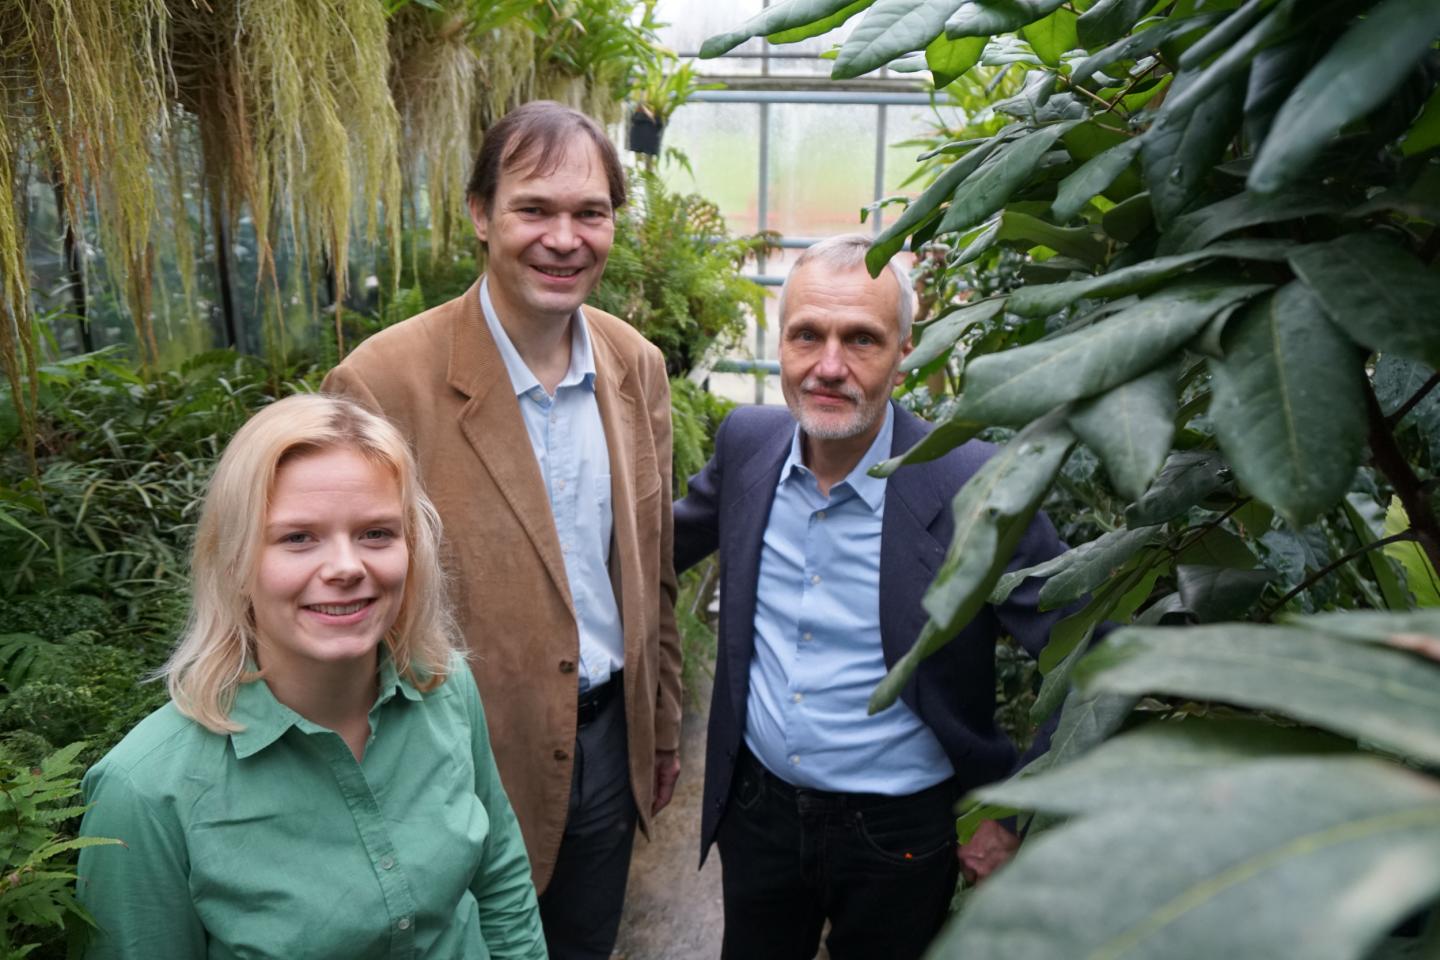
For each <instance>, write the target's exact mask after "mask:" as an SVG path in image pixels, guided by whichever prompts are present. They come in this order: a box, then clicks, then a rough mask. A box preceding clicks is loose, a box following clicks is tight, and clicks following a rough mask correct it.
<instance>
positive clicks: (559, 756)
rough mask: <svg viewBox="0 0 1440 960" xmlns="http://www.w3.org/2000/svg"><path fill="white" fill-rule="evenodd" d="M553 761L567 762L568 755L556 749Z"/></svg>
mask: <svg viewBox="0 0 1440 960" xmlns="http://www.w3.org/2000/svg"><path fill="white" fill-rule="evenodd" d="M555 759H556V760H569V759H570V754H568V753H566V752H565V751H564V750H560V749H558V748H557V749H556V750H555Z"/></svg>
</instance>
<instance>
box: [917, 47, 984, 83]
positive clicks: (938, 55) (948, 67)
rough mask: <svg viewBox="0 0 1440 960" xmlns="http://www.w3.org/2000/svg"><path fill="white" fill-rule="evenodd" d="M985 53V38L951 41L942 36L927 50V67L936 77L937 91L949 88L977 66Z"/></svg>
mask: <svg viewBox="0 0 1440 960" xmlns="http://www.w3.org/2000/svg"><path fill="white" fill-rule="evenodd" d="M984 52H985V38H984V37H966V38H965V39H963V40H951V39H950V38H949V37H947V36H945V34H943V33H942V34H940V35H939V36H938V37H936V38H935V39H934V40H931V41H930V45H929V46H927V47H926V48H925V65H926V66H927V67H929V68H930V72H931V73H933V74H934V75H935V89H937V90H938V89H940V88H941V87H947V86H949V85H950V84H951V83H953V82H954V81H955V80H957V79H959V77H960V76H961V75H962V74H964V73H965V72H966V71H967V70H969V69H970V68H971V67H973V66H975V64H977V63H979V62H980V54H982V53H984Z"/></svg>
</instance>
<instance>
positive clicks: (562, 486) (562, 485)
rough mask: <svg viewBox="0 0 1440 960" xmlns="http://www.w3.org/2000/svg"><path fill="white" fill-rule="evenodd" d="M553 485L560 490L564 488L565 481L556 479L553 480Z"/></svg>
mask: <svg viewBox="0 0 1440 960" xmlns="http://www.w3.org/2000/svg"><path fill="white" fill-rule="evenodd" d="M555 486H557V487H559V488H560V489H561V490H564V489H565V481H564V480H556V481H555Z"/></svg>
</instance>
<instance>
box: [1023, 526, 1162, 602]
mask: <svg viewBox="0 0 1440 960" xmlns="http://www.w3.org/2000/svg"><path fill="white" fill-rule="evenodd" d="M1159 535H1160V528H1159V527H1141V528H1139V529H1138V530H1112V531H1111V532H1110V533H1106V534H1102V535H1101V536H1099V537H1097V538H1095V539H1094V540H1091V541H1088V542H1086V543H1082V544H1080V545H1079V546H1078V547H1075V548H1074V549H1072V550H1070V551H1069V553H1067V554H1066V556H1068V557H1070V562H1069V563H1067V564H1065V566H1064V567H1063V568H1062V569H1060V570H1058V571H1057V572H1056V573H1055V574H1054V575H1052V576H1051V577H1050V579H1048V580H1046V581H1045V586H1043V587H1041V588H1040V609H1041V610H1053V609H1054V608H1055V607H1058V606H1061V605H1063V604H1066V603H1069V602H1070V601H1071V600H1078V599H1079V598H1080V597H1083V596H1084V595H1085V594H1087V593H1089V592H1090V591H1091V590H1094V589H1095V588H1096V587H1098V586H1100V585H1101V584H1102V583H1104V582H1105V581H1106V580H1109V579H1110V578H1111V577H1112V576H1114V575H1115V572H1116V571H1117V570H1119V569H1120V568H1121V567H1123V566H1124V565H1125V564H1126V563H1128V562H1129V561H1130V559H1131V558H1132V557H1134V556H1135V554H1137V553H1139V552H1140V551H1141V550H1143V549H1144V548H1145V547H1147V546H1148V545H1150V544H1152V543H1154V542H1155V540H1156V538H1157V537H1158V536H1159Z"/></svg>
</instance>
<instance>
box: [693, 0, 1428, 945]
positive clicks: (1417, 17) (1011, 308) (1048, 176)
mask: <svg viewBox="0 0 1440 960" xmlns="http://www.w3.org/2000/svg"><path fill="white" fill-rule="evenodd" d="M862 12H863V15H862ZM856 15H862V17H861V19H860V20H859V22H858V24H857V25H856V26H855V27H854V29H853V30H852V32H851V33H850V34H849V37H848V39H847V40H846V42H845V43H844V44H843V45H842V46H841V47H840V48H839V50H838V51H837V53H836V56H835V68H834V74H833V75H834V76H835V77H836V78H850V77H856V76H860V75H861V74H864V73H867V72H869V71H872V70H875V69H877V68H879V67H881V66H884V65H886V64H895V65H896V66H899V67H901V68H905V67H908V66H914V65H916V64H917V63H918V62H923V63H924V64H925V65H926V66H928V67H929V69H930V70H931V72H932V74H933V75H934V77H935V83H936V85H937V87H947V86H949V85H951V84H953V83H955V82H956V78H960V82H961V83H962V84H963V83H966V82H967V81H966V79H965V78H966V75H967V74H969V73H971V72H972V71H980V70H990V71H1001V72H1003V74H1008V75H1009V76H1010V77H1012V78H1014V79H1016V80H1018V81H1019V82H1018V83H1017V84H1016V87H1015V88H1014V89H1013V90H1012V91H1011V92H1010V94H1009V95H1008V96H1006V97H1004V98H1003V99H1001V100H1000V101H999V102H995V103H993V104H991V105H990V111H991V113H990V116H989V117H980V118H978V119H977V120H976V121H975V125H976V128H975V129H970V130H959V131H956V133H957V134H958V135H957V136H956V137H955V138H954V139H953V140H951V141H950V142H947V143H945V144H943V145H939V146H937V148H936V150H935V152H934V153H933V154H932V155H931V156H930V157H927V158H925V160H926V161H927V163H928V165H929V171H930V173H931V174H932V175H933V176H934V180H933V182H932V183H931V185H930V186H929V187H928V189H926V190H925V191H924V193H922V194H921V195H920V197H919V198H918V199H916V200H915V201H914V202H912V203H910V204H909V205H908V206H907V207H906V209H905V210H904V212H903V213H902V214H901V215H900V216H899V217H898V218H897V219H896V220H895V222H894V223H893V225H892V226H891V227H890V228H889V229H888V230H886V231H885V232H884V233H883V234H881V236H880V238H879V242H878V244H877V247H876V249H875V251H874V252H873V253H872V259H871V262H870V267H871V269H872V272H878V269H879V268H880V266H881V264H882V263H883V261H884V260H885V259H886V258H887V257H889V256H890V255H891V254H892V253H894V252H895V251H897V250H899V249H900V247H901V245H902V244H903V243H904V242H905V241H906V240H907V239H908V240H909V241H910V242H911V243H912V244H914V245H915V246H916V247H917V248H918V249H920V250H921V251H922V255H923V259H924V262H925V270H926V273H927V277H926V283H927V285H928V288H929V290H930V292H931V293H933V295H934V300H935V306H934V314H933V315H938V316H937V318H936V319H934V320H932V321H930V322H928V323H927V324H926V325H925V327H924V329H923V332H922V333H921V336H920V339H919V343H918V347H917V349H916V351H915V352H914V353H913V354H911V356H910V357H909V358H908V360H907V365H906V369H907V370H909V371H911V372H913V373H914V374H915V376H914V378H913V379H912V381H911V385H912V387H915V388H916V390H917V392H918V390H919V384H920V383H921V382H922V381H923V382H925V384H926V386H925V388H924V389H925V397H924V402H925V403H926V404H927V405H930V406H931V407H932V408H933V409H934V410H935V411H936V412H937V413H938V414H939V418H940V426H939V427H938V429H937V430H936V431H935V432H934V433H932V434H931V435H930V437H929V438H928V439H927V440H926V441H924V442H922V443H921V444H920V445H919V446H917V447H916V448H915V449H913V450H911V451H909V452H908V453H907V454H905V455H904V456H903V457H900V458H897V460H896V461H895V462H892V463H889V464H886V465H885V466H884V468H883V469H884V471H886V472H888V471H891V470H894V469H896V468H899V469H903V468H904V467H903V464H904V463H908V462H914V461H918V460H923V459H927V458H930V457H933V456H936V455H938V454H940V453H942V452H944V451H945V450H948V449H950V448H951V447H953V446H954V445H956V444H957V443H960V442H963V441H965V440H967V439H969V438H970V437H974V436H977V435H981V434H985V435H987V436H991V437H992V438H996V439H1005V438H1007V437H1008V438H1009V439H1008V442H1007V443H1006V444H1005V446H1004V447H1003V448H1002V449H1001V450H1000V452H999V453H998V454H997V456H996V457H995V458H994V459H993V460H992V461H991V462H990V464H989V465H988V466H987V467H986V468H985V469H984V470H983V471H981V473H980V474H978V475H977V476H976V477H975V479H974V480H973V481H972V482H971V483H970V484H969V485H967V487H966V488H965V489H964V490H963V491H962V492H961V493H960V494H959V496H958V497H957V498H956V501H955V513H956V534H955V540H954V543H953V544H952V547H951V550H950V554H949V558H948V560H947V562H946V563H945V565H944V566H943V567H942V569H941V571H940V573H939V574H938V576H937V578H936V581H935V583H934V584H933V585H932V587H931V589H930V591H929V592H928V594H927V597H926V601H925V602H926V607H927V610H928V611H929V613H930V615H931V621H930V623H929V625H928V626H927V628H926V630H925V632H924V634H923V635H922V637H921V639H920V641H919V642H918V643H917V646H916V648H915V651H914V653H913V655H912V656H911V657H909V658H907V659H906V660H905V661H903V662H902V663H901V664H900V665H898V667H897V669H896V670H895V671H894V672H893V673H892V675H891V676H890V677H889V678H888V679H887V681H886V682H885V683H884V684H883V685H882V686H881V688H880V689H879V690H878V691H877V693H876V696H875V699H874V700H873V702H872V706H873V707H874V708H876V709H880V708H883V707H885V706H886V705H888V704H889V703H890V702H892V701H893V699H894V697H895V695H896V693H897V691H898V690H899V689H900V687H901V686H902V685H903V684H904V682H905V681H906V678H907V677H908V676H909V673H910V671H912V670H913V669H914V666H915V663H916V662H918V660H919V659H920V658H922V657H924V656H925V655H927V654H928V653H930V652H932V651H933V650H934V649H936V648H937V647H938V646H939V645H941V644H943V643H945V642H946V641H947V640H948V639H949V638H950V637H952V636H953V635H954V634H955V632H956V631H957V630H958V629H959V628H960V627H961V626H962V625H963V624H964V623H965V622H967V621H968V620H969V619H970V617H972V616H973V615H974V614H975V612H976V611H977V610H978V609H979V607H980V605H981V604H982V603H984V602H985V600H986V599H987V598H988V597H991V596H994V595H996V594H997V593H1004V592H1005V591H1007V590H1009V589H1012V588H1013V587H1014V585H1015V584H1016V583H1017V582H1018V581H1019V579H1021V578H1023V577H1025V576H1036V577H1045V578H1047V580H1046V583H1045V586H1044V590H1043V592H1042V594H1041V603H1042V605H1044V606H1047V607H1048V606H1052V605H1059V604H1062V603H1065V602H1067V601H1070V600H1074V599H1079V598H1086V597H1088V602H1087V603H1086V605H1085V606H1084V608H1083V609H1082V610H1081V611H1080V612H1079V613H1077V614H1075V615H1073V616H1071V617H1069V618H1068V619H1066V620H1065V621H1062V622H1061V624H1060V625H1059V626H1058V627H1057V629H1056V631H1055V633H1054V635H1053V637H1052V641H1051V643H1050V646H1049V648H1048V649H1047V651H1046V654H1045V656H1044V657H1043V658H1042V659H1041V662H1040V668H1041V670H1042V672H1043V673H1044V675H1045V679H1044V684H1043V687H1042V689H1041V691H1040V695H1039V697H1038V699H1037V702H1036V704H1035V709H1034V715H1035V716H1036V717H1037V718H1038V717H1044V716H1047V715H1049V714H1050V713H1051V712H1052V711H1053V710H1054V709H1055V708H1056V707H1057V706H1059V705H1061V704H1062V702H1063V704H1064V710H1063V714H1062V717H1061V720H1060V729H1059V732H1058V734H1057V735H1056V738H1055V740H1054V742H1053V746H1052V749H1051V751H1050V753H1049V754H1048V755H1047V756H1046V757H1045V758H1042V760H1041V761H1039V762H1038V763H1037V764H1036V765H1034V766H1032V767H1031V768H1030V769H1029V770H1027V771H1026V775H1023V776H1022V777H1021V778H1019V779H1017V780H1015V781H1013V782H1011V783H1008V784H1004V785H1000V786H997V787H994V788H991V789H989V790H986V791H982V792H981V794H980V799H981V800H982V801H985V802H987V803H991V804H997V805H1000V806H988V807H985V806H982V807H981V808H979V809H976V810H974V811H972V813H971V814H970V815H968V816H967V817H966V818H964V819H963V820H962V822H961V829H962V834H964V833H965V832H966V831H968V830H969V829H971V828H972V827H973V824H974V823H975V821H976V819H977V818H978V817H980V816H984V815H991V814H996V813H998V812H1000V811H1001V810H1006V811H1008V810H1010V809H1012V808H1017V809H1022V810H1025V811H1038V814H1037V815H1036V816H1035V817H1034V818H1032V819H1031V821H1030V822H1031V833H1032V842H1031V843H1028V844H1026V845H1025V846H1024V847H1023V848H1022V851H1021V854H1020V856H1019V857H1018V859H1017V860H1016V862H1015V863H1014V864H1013V865H1012V866H1011V867H1010V868H1009V869H1007V870H1006V871H1004V872H1002V873H1001V874H1000V875H998V876H997V877H996V878H995V879H994V880H992V881H991V882H990V883H989V884H988V885H987V886H986V887H984V888H982V889H981V890H980V891H978V892H977V893H976V894H975V895H974V896H973V897H971V898H969V901H968V904H967V906H966V907H965V909H964V910H963V912H962V913H961V915H960V916H959V918H958V920H957V922H955V923H953V924H952V925H951V927H950V928H949V929H948V930H947V932H946V933H945V934H944V935H943V936H942V940H941V942H940V944H939V945H937V948H936V952H937V954H939V955H945V956H950V955H954V956H964V957H967V958H981V960H983V958H986V957H1006V958H1013V957H1017V956H1019V957H1075V956H1091V957H1102V956H1103V957H1121V956H1125V957H1131V956H1176V957H1215V956H1226V955H1235V956H1265V957H1297V958H1299V957H1304V958H1328V957H1334V958H1341V957H1344V958H1350V957H1365V956H1372V955H1377V954H1376V951H1384V950H1386V949H1388V948H1389V947H1390V944H1387V943H1385V938H1386V935H1387V933H1389V932H1390V931H1391V929H1392V928H1393V927H1395V925H1396V924H1397V923H1399V922H1400V921H1402V920H1403V919H1405V918H1406V917H1407V915H1410V914H1411V913H1413V912H1415V911H1424V912H1426V913H1428V915H1429V921H1428V923H1429V927H1428V930H1429V932H1428V933H1427V934H1426V936H1427V937H1428V938H1429V939H1428V940H1427V941H1426V945H1425V946H1423V947H1419V948H1418V949H1420V950H1421V951H1422V952H1423V951H1427V950H1428V951H1430V952H1431V953H1432V954H1433V951H1434V950H1435V948H1436V944H1437V942H1440V908H1437V902H1440V779H1437V778H1436V777H1435V776H1434V771H1435V770H1436V768H1437V767H1440V664H1437V661H1440V617H1437V614H1436V613H1434V612H1429V613H1424V612H1421V613H1409V612H1406V611H1409V610H1411V609H1413V608H1415V607H1417V606H1429V605H1433V604H1434V603H1435V601H1436V599H1437V596H1436V594H1435V592H1434V583H1435V576H1436V574H1435V568H1436V565H1437V564H1440V525H1437V522H1436V519H1435V500H1436V496H1435V494H1436V489H1435V467H1436V461H1435V459H1434V454H1435V451H1436V446H1437V441H1440V433H1437V432H1436V428H1437V426H1440V423H1437V420H1436V414H1435V402H1436V395H1435V394H1434V393H1432V392H1431V391H1432V390H1433V389H1434V387H1435V386H1436V383H1437V382H1440V377H1437V375H1436V373H1435V369H1436V367H1437V366H1440V324H1437V322H1436V320H1435V316H1436V314H1435V310H1436V307H1435V304H1436V303H1437V297H1440V273H1437V271H1436V269H1435V263H1434V262H1435V260H1436V257H1437V254H1440V230H1437V225H1440V149H1437V148H1440V92H1437V89H1436V81H1437V79H1440V54H1437V50H1436V42H1435V41H1436V37H1437V35H1440V6H1437V5H1436V4H1434V3H1433V2H1429V0H1326V2H1320V3H1297V2H1294V0H1245V2H1243V3H1241V2H1236V0H1164V2H1161V0H1094V2H1083V0H1082V2H1065V0H873V2H871V0H862V2H860V3H846V2H844V0H786V2H783V3H779V4H776V5H774V6H771V7H769V8H767V9H766V10H764V11H763V12H761V13H760V14H759V15H757V16H756V17H755V18H753V19H752V20H751V21H750V22H748V23H747V24H745V25H744V26H743V27H741V28H740V29H739V30H737V31H735V32H733V33H729V34H726V35H724V36H721V37H716V38H712V40H710V41H709V42H707V44H706V52H707V53H709V54H715V53H719V52H721V51H723V50H726V49H729V48H730V47H733V46H734V45H736V44H738V43H740V42H742V41H743V40H745V39H747V38H748V37H751V36H768V37H769V38H770V39H771V40H774V41H783V40H793V39H799V38H801V37H804V36H811V35H816V34H819V33H822V32H824V31H826V30H828V29H831V28H833V27H835V26H837V25H838V24H840V23H842V22H844V21H846V20H848V19H849V18H850V17H852V16H856ZM991 76H992V77H993V76H994V74H993V73H992V74H991ZM996 115H999V117H1000V118H1001V119H1002V120H1003V122H1002V123H1001V124H1000V125H998V126H984V125H983V123H982V121H986V120H993V119H994V118H995V116H996ZM927 244H928V246H926V245H927ZM988 268H995V269H994V270H991V269H988ZM976 271H979V272H980V273H981V274H983V275H985V280H986V281H987V282H985V283H983V284H980V285H978V286H979V289H978V290H977V289H974V288H972V287H971V285H970V284H969V283H968V282H965V281H968V279H969V278H970V276H973V275H974V273H975V272H976ZM934 374H944V375H943V376H939V377H936V376H932V375H934ZM1047 498H1048V499H1049V502H1050V503H1052V504H1054V503H1056V502H1057V501H1059V502H1061V503H1065V504H1070V505H1074V506H1076V507H1078V509H1077V510H1074V511H1071V512H1070V515H1069V516H1067V517H1066V520H1067V521H1068V523H1067V526H1069V527H1070V531H1069V532H1070V534H1071V535H1072V537H1073V536H1075V535H1076V534H1079V535H1080V537H1079V538H1077V539H1076V540H1072V542H1078V539H1084V540H1085V542H1080V543H1079V544H1078V546H1076V547H1075V549H1073V550H1071V551H1070V552H1069V553H1067V554H1065V555H1064V556H1062V557H1060V558H1058V559H1057V560H1055V561H1053V562H1051V563H1048V564H1045V565H1042V566H1041V567H1039V568H1034V569H1030V570H1025V571H1012V570H1008V567H1009V564H1010V559H1011V555H1012V552H1013V549H1014V544H1015V541H1016V538H1017V537H1018V535H1019V533H1020V531H1022V530H1023V529H1024V528H1025V526H1026V525H1027V524H1028V522H1029V520H1030V518H1031V517H1032V516H1033V515H1034V513H1035V511H1036V510H1037V509H1038V508H1040V506H1041V504H1042V503H1043V502H1046V501H1047ZM1353 608H1373V610H1374V611H1375V612H1357V613H1333V612H1327V611H1336V610H1340V611H1343V610H1349V609H1353ZM1387 611H1388V612H1387ZM1107 620H1109V621H1118V622H1120V623H1122V624H1123V623H1131V622H1133V623H1135V624H1137V626H1135V627H1131V628H1128V629H1122V630H1120V631H1118V632H1116V633H1113V634H1111V635H1110V636H1109V637H1108V638H1107V639H1106V640H1105V642H1103V643H1102V644H1100V645H1099V646H1098V647H1097V649H1096V650H1095V651H1094V652H1089V653H1088V655H1087V651H1088V648H1089V644H1090V640H1091V638H1092V636H1093V635H1094V633H1095V631H1096V628H1097V626H1098V625H1099V624H1100V623H1102V622H1104V621H1107ZM1277 620H1284V621H1286V625H1283V626H1276V625H1270V623H1269V622H1270V621H1277ZM1195 624H1199V625H1200V626H1195ZM1122 727H1127V728H1133V730H1130V731H1129V732H1126V733H1124V734H1122V735H1120V736H1118V737H1116V738H1115V739H1113V740H1109V741H1108V742H1105V743H1103V744H1102V745H1101V746H1099V747H1098V748H1096V749H1094V750H1093V751H1091V752H1088V753H1087V752H1086V751H1087V750H1088V749H1089V748H1091V747H1094V746H1095V745H1096V744H1100V743H1101V741H1105V740H1106V739H1107V738H1108V737H1110V736H1111V735H1112V734H1114V733H1116V731H1118V730H1120V729H1121V728H1122ZM1321 731H1324V732H1323V733H1322V732H1321ZM1077 757H1078V758H1079V759H1077ZM1042 832H1043V834H1044V835H1038V834H1041V833H1042ZM1412 947H1413V945H1412ZM1427 955H1429V954H1427Z"/></svg>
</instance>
